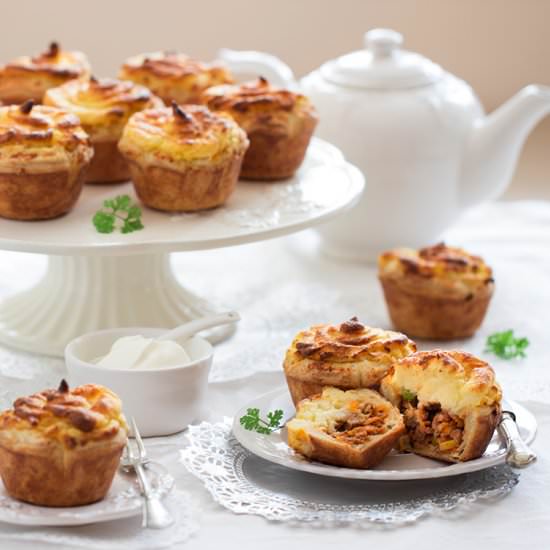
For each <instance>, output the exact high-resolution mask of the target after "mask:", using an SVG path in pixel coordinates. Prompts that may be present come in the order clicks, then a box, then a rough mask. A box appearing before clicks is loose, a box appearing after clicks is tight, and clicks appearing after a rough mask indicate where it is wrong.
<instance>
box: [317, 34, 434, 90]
mask: <svg viewBox="0 0 550 550" xmlns="http://www.w3.org/2000/svg"><path fill="white" fill-rule="evenodd" d="M402 44H403V36H402V35H401V34H399V33H398V32H396V31H392V30H390V29H373V30H371V31H369V32H367V33H365V49H363V50H358V51H356V52H352V53H349V54H346V55H343V56H342V57H339V58H337V59H333V60H332V61H328V62H327V63H324V64H323V65H322V66H321V74H322V75H323V77H324V78H325V79H326V80H328V81H330V82H333V83H334V84H340V85H343V86H354V87H358V88H372V89H378V90H384V89H399V88H414V87H417V86H425V85H427V84H431V83H433V82H435V81H436V80H439V79H440V78H441V75H442V74H443V69H441V67H440V66H439V65H437V64H436V63H433V62H432V61H430V60H429V59H427V58H426V57H424V56H422V55H420V54H417V53H413V52H409V51H407V50H403V49H401V45H402Z"/></svg>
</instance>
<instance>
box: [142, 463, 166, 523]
mask: <svg viewBox="0 0 550 550" xmlns="http://www.w3.org/2000/svg"><path fill="white" fill-rule="evenodd" d="M135 470H136V474H137V477H138V481H139V485H140V487H141V492H142V494H143V520H142V526H143V527H147V528H149V529H164V528H166V527H169V526H170V525H172V523H174V518H173V517H172V515H171V514H170V512H169V511H168V510H167V509H166V507H165V506H164V504H163V503H162V502H161V500H160V499H159V498H158V497H157V496H156V495H155V493H154V492H153V490H152V489H151V484H150V483H149V479H148V478H147V474H146V473H145V469H144V468H143V465H142V464H140V463H137V464H136V465H135Z"/></svg>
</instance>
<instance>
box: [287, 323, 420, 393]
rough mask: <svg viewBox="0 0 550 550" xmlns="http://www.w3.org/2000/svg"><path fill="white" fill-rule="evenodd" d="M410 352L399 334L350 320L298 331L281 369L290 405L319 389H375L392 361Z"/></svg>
mask: <svg viewBox="0 0 550 550" xmlns="http://www.w3.org/2000/svg"><path fill="white" fill-rule="evenodd" d="M415 351H416V345H415V343H414V342H413V341H412V340H409V339H408V338H407V337H406V336H405V335H404V334H400V333H398V332H392V331H388V330H382V329H379V328H372V327H367V326H364V325H362V324H361V323H359V321H358V320H357V318H356V317H353V318H352V319H350V320H349V321H345V322H344V323H341V324H340V325H328V324H323V325H314V326H312V327H311V328H310V329H308V330H304V331H302V332H299V333H298V334H297V336H296V337H295V339H294V341H293V342H292V344H291V346H290V348H289V349H288V351H287V352H286V355H285V359H284V363H283V368H284V372H285V377H286V381H287V384H288V388H289V391H290V394H291V396H292V400H293V401H294V404H296V403H298V402H299V401H301V400H302V399H304V398H305V397H309V396H311V395H314V394H317V393H320V392H321V391H322V389H323V387H325V386H335V387H337V388H342V389H356V388H368V387H375V386H377V385H378V384H379V383H380V380H382V378H383V377H384V376H385V375H386V374H387V373H388V371H389V369H390V368H391V366H392V365H393V363H394V362H395V361H397V360H398V359H401V358H402V357H406V356H407V355H409V354H411V353H413V352H415Z"/></svg>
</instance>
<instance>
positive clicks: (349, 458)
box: [286, 388, 405, 469]
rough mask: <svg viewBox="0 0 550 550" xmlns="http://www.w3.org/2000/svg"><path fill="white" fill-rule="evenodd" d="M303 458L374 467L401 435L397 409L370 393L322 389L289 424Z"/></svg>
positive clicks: (291, 439) (292, 442)
mask: <svg viewBox="0 0 550 550" xmlns="http://www.w3.org/2000/svg"><path fill="white" fill-rule="evenodd" d="M286 428H287V433H288V444H289V446H290V447H291V448H292V449H294V450H295V451H297V452H298V453H300V454H301V455H303V456H305V457H307V458H309V459H312V460H317V461H319V462H324V463H326V464H332V465H334V466H343V467H346V468H362V469H367V468H372V467H373V466H376V465H377V464H378V463H379V462H380V461H381V460H382V459H383V458H384V457H385V456H386V455H387V454H388V453H389V452H390V451H391V450H392V448H393V447H394V446H395V445H396V444H397V442H398V441H399V438H400V437H401V436H402V435H403V434H404V433H405V426H404V424H403V419H402V417H401V414H400V413H399V410H398V409H397V408H396V407H394V406H393V405H392V404H391V403H390V402H389V401H387V400H386V399H384V398H383V397H382V396H381V395H380V394H379V393H377V392H375V391H374V390H369V389H360V390H347V391H343V390H339V389H338V388H325V389H324V390H323V393H322V394H320V395H315V396H313V397H311V398H308V399H304V400H303V401H301V402H300V403H298V406H297V408H296V416H295V417H294V418H293V419H292V420H290V421H289V422H288V423H287V425H286Z"/></svg>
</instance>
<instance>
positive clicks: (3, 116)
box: [0, 100, 93, 173]
mask: <svg viewBox="0 0 550 550" xmlns="http://www.w3.org/2000/svg"><path fill="white" fill-rule="evenodd" d="M92 155H93V149H92V147H91V145H90V140H89V137H88V135H87V134H86V132H84V130H83V129H82V127H81V126H80V122H79V120H78V118H77V117H76V116H75V115H73V114H72V113H69V112H68V111H65V110H63V109H57V108H55V107H47V106H44V105H34V104H33V102H32V100H29V101H27V102H25V103H24V104H22V105H11V106H6V107H0V172H18V171H20V170H25V171H27V172H29V173H30V172H33V171H41V170H51V169H57V168H59V169H67V168H70V167H72V166H74V165H82V164H84V163H87V162H89V160H90V159H91V158H92Z"/></svg>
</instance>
